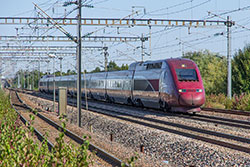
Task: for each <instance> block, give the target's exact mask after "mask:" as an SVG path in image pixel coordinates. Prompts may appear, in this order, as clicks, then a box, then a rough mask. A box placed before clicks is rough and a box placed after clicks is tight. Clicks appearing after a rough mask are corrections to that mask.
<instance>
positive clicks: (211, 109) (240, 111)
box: [201, 107, 250, 116]
mask: <svg viewBox="0 0 250 167" xmlns="http://www.w3.org/2000/svg"><path fill="white" fill-rule="evenodd" d="M201 109H202V110H204V111H208V112H216V113H224V114H234V115H244V116H250V112H249V111H242V110H228V109H218V108H207V107H202V108H201Z"/></svg>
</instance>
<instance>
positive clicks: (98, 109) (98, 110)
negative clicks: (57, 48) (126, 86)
mask: <svg viewBox="0 0 250 167" xmlns="http://www.w3.org/2000/svg"><path fill="white" fill-rule="evenodd" d="M82 103H84V104H85V102H84V101H82ZM69 105H71V106H75V104H74V103H73V102H72V104H69ZM83 108H84V105H83ZM88 110H89V111H91V112H96V113H99V114H102V115H106V116H110V117H114V118H117V119H121V120H125V121H129V122H133V123H136V124H140V125H143V126H148V127H151V128H155V129H159V130H163V131H167V132H170V133H174V134H178V135H182V136H185V137H189V138H193V139H198V140H201V141H205V142H208V143H212V144H216V145H219V146H223V147H227V148H231V149H234V150H238V151H242V152H246V153H250V148H248V147H244V146H240V145H236V144H232V143H229V142H224V141H220V140H217V139H212V138H208V137H204V136H200V135H196V134H190V133H187V132H183V131H180V130H174V129H170V128H166V127H162V126H159V125H154V124H152V123H146V122H142V121H139V120H134V119H131V118H125V117H123V116H129V117H133V118H136V119H143V120H146V121H150V122H155V123H161V124H164V125H168V126H172V127H178V128H181V129H185V130H191V131H194V132H198V133H203V134H207V135H213V136H217V137H220V138H225V139H230V140H235V141H239V142H243V143H247V144H250V139H247V138H242V137H238V136H233V135H229V134H224V133H219V132H214V131H209V130H205V129H199V128H195V127H189V126H186V125H182V124H177V123H171V122H166V121H161V120H156V119H153V118H145V117H142V116H136V115H132V114H126V113H121V112H117V111H114V110H111V109H106V108H105V111H108V112H111V113H112V114H109V113H104V112H103V110H104V108H102V107H97V106H88ZM115 113H117V114H119V115H114V114H115ZM121 115H123V116H121Z"/></svg>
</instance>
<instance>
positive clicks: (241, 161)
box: [22, 95, 250, 167]
mask: <svg viewBox="0 0 250 167" xmlns="http://www.w3.org/2000/svg"><path fill="white" fill-rule="evenodd" d="M22 97H23V98H24V96H22ZM25 97H29V98H24V99H26V100H28V101H29V100H30V101H31V102H33V104H36V105H37V104H38V103H40V107H41V106H43V107H44V109H47V108H49V109H50V108H51V109H52V102H51V101H48V100H43V99H41V98H37V97H33V96H30V95H29V96H28V95H25ZM46 107H47V108H46ZM67 109H68V119H69V122H70V123H73V124H76V116H77V114H76V108H74V107H68V108H67ZM52 115H54V116H55V114H52ZM82 126H83V127H82V129H83V130H90V126H91V127H92V131H93V136H95V135H96V136H98V138H100V140H103V141H108V139H109V138H110V134H112V136H113V142H114V143H116V148H113V154H114V155H116V153H117V152H119V151H120V152H121V153H120V154H122V152H123V150H122V149H123V148H126V149H129V150H131V152H139V151H140V147H141V146H142V145H143V146H144V151H145V154H146V156H149V157H150V159H151V160H150V161H154V162H158V163H156V164H154V165H156V166H249V167H250V158H249V154H247V153H242V152H237V151H235V150H231V149H227V148H223V147H219V146H215V145H212V144H209V143H205V142H202V141H198V140H194V139H190V138H187V137H183V136H179V135H175V134H172V133H167V132H163V131H160V130H155V129H152V128H147V127H144V126H141V125H137V124H133V123H128V122H126V121H121V120H119V119H115V118H111V117H108V116H103V115H101V114H96V113H93V112H89V111H86V110H82ZM93 136H92V137H93ZM93 138H94V137H93ZM119 145H120V146H119ZM117 147H121V149H118V148H117ZM115 150H116V151H115ZM111 151H112V149H111ZM126 152H127V151H124V153H125V154H126ZM140 155H143V154H140ZM124 157H126V156H125V155H124ZM143 159H144V160H145V162H144V163H145V164H148V163H149V162H147V161H146V158H143ZM163 161H165V163H163ZM146 166H150V165H149V164H148V165H146Z"/></svg>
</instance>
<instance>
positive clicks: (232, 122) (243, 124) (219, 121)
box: [22, 91, 250, 129]
mask: <svg viewBox="0 0 250 167" xmlns="http://www.w3.org/2000/svg"><path fill="white" fill-rule="evenodd" d="M22 92H23V91H22ZM23 93H27V92H26V91H25V92H23ZM28 94H30V95H34V96H41V97H43V98H46V99H48V100H53V99H52V97H51V96H50V95H48V94H41V93H40V92H31V91H28ZM57 98H58V97H57ZM70 100H71V105H74V101H75V100H74V98H70ZM89 102H92V103H97V104H100V103H101V104H103V105H110V103H107V102H105V101H95V100H89ZM83 103H84V104H85V102H84V101H83ZM90 104H91V103H90ZM112 106H116V107H122V108H126V109H129V110H135V109H136V110H138V111H141V112H145V109H142V108H141V107H135V106H128V105H124V104H117V103H112ZM147 111H151V112H153V113H156V114H160V115H162V116H178V117H181V118H185V119H191V120H198V121H203V122H210V123H214V124H215V125H216V126H217V125H226V126H231V127H237V128H243V129H250V122H249V121H244V120H238V119H230V118H225V117H218V116H210V115H204V114H202V113H197V114H195V115H192V114H186V113H181V114H180V113H170V112H163V111H161V110H157V109H147ZM244 116H245V115H244Z"/></svg>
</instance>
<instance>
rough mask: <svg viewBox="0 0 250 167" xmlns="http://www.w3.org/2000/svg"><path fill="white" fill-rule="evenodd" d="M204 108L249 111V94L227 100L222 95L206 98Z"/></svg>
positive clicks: (212, 95)
mask: <svg viewBox="0 0 250 167" xmlns="http://www.w3.org/2000/svg"><path fill="white" fill-rule="evenodd" d="M204 106H205V107H212V108H220V109H224V108H225V109H235V110H245V111H250V93H242V94H241V95H234V96H233V97H232V99H231V100H230V99H228V98H227V96H225V95H224V94H219V95H214V94H211V95H208V96H206V103H205V105H204Z"/></svg>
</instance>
